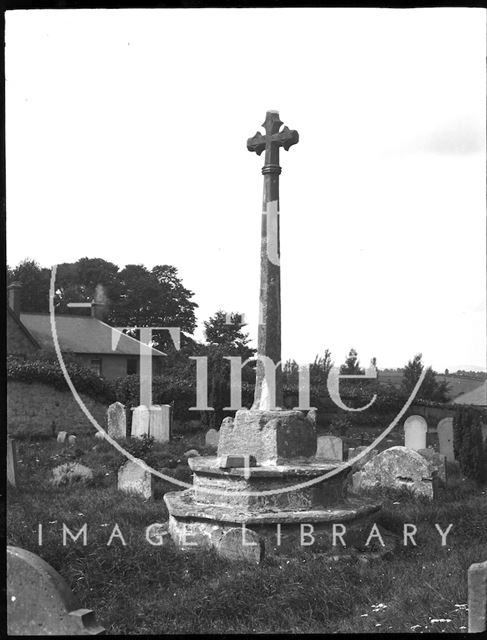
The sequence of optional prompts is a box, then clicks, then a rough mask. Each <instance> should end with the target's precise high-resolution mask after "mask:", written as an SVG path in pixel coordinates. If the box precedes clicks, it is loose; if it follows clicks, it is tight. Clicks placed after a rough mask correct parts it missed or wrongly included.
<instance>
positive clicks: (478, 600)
mask: <svg viewBox="0 0 487 640" xmlns="http://www.w3.org/2000/svg"><path fill="white" fill-rule="evenodd" d="M486 630H487V560H486V561H485V562H476V563H475V564H471V565H470V567H469V569H468V632H469V633H482V632H483V631H486Z"/></svg>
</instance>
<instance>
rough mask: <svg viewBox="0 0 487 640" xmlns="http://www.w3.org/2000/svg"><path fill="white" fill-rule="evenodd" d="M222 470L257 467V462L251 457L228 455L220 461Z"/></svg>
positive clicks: (219, 464)
mask: <svg viewBox="0 0 487 640" xmlns="http://www.w3.org/2000/svg"><path fill="white" fill-rule="evenodd" d="M218 466H219V467H220V469H242V468H248V467H256V466H257V462H256V460H255V457H254V456H251V455H227V456H221V458H220V459H219V461H218Z"/></svg>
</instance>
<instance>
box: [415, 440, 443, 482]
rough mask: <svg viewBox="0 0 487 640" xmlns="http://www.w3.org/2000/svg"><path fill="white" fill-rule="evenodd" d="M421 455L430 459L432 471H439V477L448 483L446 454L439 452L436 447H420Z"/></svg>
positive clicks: (429, 463)
mask: <svg viewBox="0 0 487 640" xmlns="http://www.w3.org/2000/svg"><path fill="white" fill-rule="evenodd" d="M418 453H419V455H421V456H423V458H425V460H427V461H428V465H429V468H430V473H431V474H433V472H434V471H436V472H437V474H438V478H439V479H440V480H441V481H442V482H443V484H446V456H444V455H443V454H442V453H437V452H436V451H435V450H434V449H429V448H428V449H419V450H418Z"/></svg>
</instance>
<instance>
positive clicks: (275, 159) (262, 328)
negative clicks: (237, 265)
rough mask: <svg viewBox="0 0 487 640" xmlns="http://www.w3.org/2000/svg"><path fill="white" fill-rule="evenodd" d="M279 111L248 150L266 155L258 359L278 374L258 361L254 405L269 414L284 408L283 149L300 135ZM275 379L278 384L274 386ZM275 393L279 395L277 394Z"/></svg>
mask: <svg viewBox="0 0 487 640" xmlns="http://www.w3.org/2000/svg"><path fill="white" fill-rule="evenodd" d="M282 124H283V123H282V122H281V120H280V119H279V113H278V112H277V111H268V112H267V114H266V118H265V122H264V123H263V125H262V126H263V127H264V129H265V135H262V134H261V133H259V132H257V133H256V134H255V136H254V137H253V138H249V139H248V140H247V149H248V150H249V151H255V152H256V153H257V155H259V156H260V154H261V153H262V152H263V151H265V163H264V166H263V167H262V173H263V175H264V194H263V203H262V236H261V248H260V299H259V334H258V345H257V355H258V356H265V357H267V358H269V359H270V360H271V361H272V366H273V367H275V378H274V372H273V371H272V372H271V371H270V367H269V366H268V367H267V370H266V366H265V361H264V360H262V359H260V358H259V360H258V361H257V370H256V380H255V394H254V404H253V405H252V409H258V410H269V409H275V408H281V407H282V402H283V398H282V372H281V266H280V246H279V174H280V173H281V167H280V166H279V148H280V147H284V149H286V151H287V150H288V149H289V148H290V147H291V146H292V145H293V144H296V143H297V142H299V135H298V132H297V131H291V130H290V129H288V127H284V128H283V129H282V131H279V129H280V127H281V125H282ZM274 379H275V382H274ZM274 391H275V393H274Z"/></svg>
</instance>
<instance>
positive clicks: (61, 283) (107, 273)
mask: <svg viewBox="0 0 487 640" xmlns="http://www.w3.org/2000/svg"><path fill="white" fill-rule="evenodd" d="M99 284H100V285H103V287H104V290H105V293H106V295H107V298H108V300H109V301H113V300H117V299H118V298H119V296H120V283H119V270H118V267H117V265H116V264H113V262H107V261H106V260H102V259H101V258H80V259H79V260H78V261H77V262H73V263H71V262H64V263H63V264H60V265H59V266H58V269H57V273H56V296H55V304H56V311H57V312H58V313H69V308H68V303H70V302H91V301H92V300H93V299H94V298H95V292H96V287H97V286H98V285H99ZM76 313H81V312H80V311H79V310H77V311H76Z"/></svg>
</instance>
